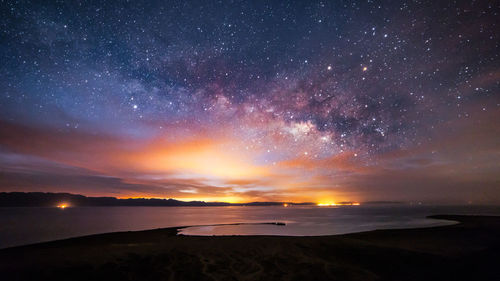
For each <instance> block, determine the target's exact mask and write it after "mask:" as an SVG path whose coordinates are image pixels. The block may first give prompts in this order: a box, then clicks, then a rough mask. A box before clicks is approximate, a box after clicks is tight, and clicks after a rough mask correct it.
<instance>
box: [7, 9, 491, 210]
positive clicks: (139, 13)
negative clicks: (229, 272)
mask: <svg viewBox="0 0 500 281" xmlns="http://www.w3.org/2000/svg"><path fill="white" fill-rule="evenodd" d="M41 2H42V1H33V2H32V1H19V2H14V1H6V2H5V1H4V2H2V3H1V4H0V5H1V17H0V28H1V35H0V40H1V47H0V60H1V65H0V75H1V77H2V79H1V81H0V90H1V93H0V124H1V127H2V128H1V131H0V134H1V136H0V169H1V170H0V171H1V173H2V175H3V176H2V178H3V179H0V189H1V190H4V191H16V190H21V191H35V190H36V191H67V192H73V193H83V194H90V195H112V196H119V197H127V196H148V197H176V198H181V199H202V200H221V201H223V200H229V201H231V200H232V201H250V200H295V201H317V202H319V201H322V200H323V201H324V200H327V201H332V200H407V201H412V200H415V201H419V200H428V201H433V200H437V201H439V200H441V201H446V200H451V201H458V202H472V201H473V202H477V201H480V202H483V201H485V202H486V201H487V202H490V201H500V185H499V182H500V178H499V176H498V174H499V173H500V164H498V163H499V162H500V161H499V160H500V141H499V139H500V137H499V136H500V125H499V120H500V93H499V90H500V57H499V54H500V47H499V42H500V27H499V26H498V22H499V12H500V5H499V3H498V2H495V1H472V2H470V1H458V2H452V1H359V2H344V1H332V2H329V1H322V2H313V1H296V2H288V1H286V2H284V1H275V2H269V3H268V2H259V1H217V2H216V1H200V2H195V1H179V2H156V1H130V2H128V1H127V2H118V1H108V2H107V3H105V4H104V3H99V2H95V3H94V2H93V1H91V2H81V3H79V4H77V3H74V2H63V1H57V2H56V1H48V2H47V3H41Z"/></svg>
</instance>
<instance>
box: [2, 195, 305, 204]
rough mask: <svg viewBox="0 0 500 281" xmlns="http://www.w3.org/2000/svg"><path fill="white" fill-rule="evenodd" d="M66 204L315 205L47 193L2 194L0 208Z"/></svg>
mask: <svg viewBox="0 0 500 281" xmlns="http://www.w3.org/2000/svg"><path fill="white" fill-rule="evenodd" d="M61 203H65V204H69V205H70V206H78V207H84V206H154V207H179V206H186V207H188V206H191V207H210V206H212V207H214V206H276V205H283V204H285V203H287V204H289V205H312V204H313V203H290V202H250V203H227V202H204V201H189V202H186V201H179V200H175V199H157V198H151V199H148V198H133V199H132V198H130V199H118V198H115V197H87V196H83V195H79V194H71V193H45V192H0V207H56V206H57V205H59V204H61Z"/></svg>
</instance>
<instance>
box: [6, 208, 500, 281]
mask: <svg viewBox="0 0 500 281" xmlns="http://www.w3.org/2000/svg"><path fill="white" fill-rule="evenodd" d="M435 218H439V219H448V220H454V221H459V222H460V223H458V224H455V225H450V226H441V227H432V228H420V229H402V230H376V231H370V232H363V233H354V234H347V235H335V236H318V237H284V236H215V237H207V236H183V235H177V232H178V228H165V229H155V230H148V231H137V232H119V233H109V234H100V235H92V236H86V237H79V238H72V239H66V240H60V241H54V242H47V243H40V244H34V245H28V246H21V247H14V248H8V249H3V250H0V274H1V275H0V276H2V279H3V280H499V278H500V270H499V269H498V265H499V260H500V253H499V250H500V239H499V237H500V217H487V216H444V215H443V216H435Z"/></svg>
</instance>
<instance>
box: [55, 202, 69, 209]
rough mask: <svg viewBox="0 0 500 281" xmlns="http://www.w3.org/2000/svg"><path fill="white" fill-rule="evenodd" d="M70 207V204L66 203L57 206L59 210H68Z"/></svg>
mask: <svg viewBox="0 0 500 281" xmlns="http://www.w3.org/2000/svg"><path fill="white" fill-rule="evenodd" d="M68 207H69V204H66V203H61V204H59V205H57V208H59V209H66V208H68Z"/></svg>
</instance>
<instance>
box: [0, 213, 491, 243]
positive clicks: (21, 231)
mask: <svg viewBox="0 0 500 281" xmlns="http://www.w3.org/2000/svg"><path fill="white" fill-rule="evenodd" d="M433 214H475V215H500V207H495V206H470V205H468V206H428V205H409V204H387V205H361V206H336V207H317V206H289V207H283V206H271V207H250V206H248V207H70V208H65V209H60V208H34V207H31V208H24V207H23V208H0V248H6V247H11V246H18V245H25V244H32V243H37V242H43V241H51V240H57V239H63V238H70V237H77V236H83V235H89V234H97V233H106V232H116V231H131V230H145V229H154V228H163V227H173V226H196V227H189V228H185V229H183V230H182V231H181V233H182V234H186V235H294V236H297V235H298V236H310V235H331V234H344V233H352V232H360V231H369V230H375V229H389V228H413V227H427V226H438V225H446V224H452V223H454V222H451V221H444V220H434V219H427V218H426V216H428V215H433ZM264 222H283V223H286V225H285V226H282V225H270V224H258V223H264ZM233 223H247V224H241V225H224V226H215V225H216V224H233ZM252 223H257V224H252Z"/></svg>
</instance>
